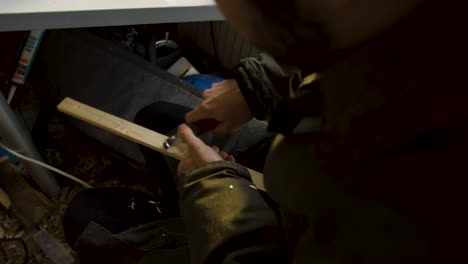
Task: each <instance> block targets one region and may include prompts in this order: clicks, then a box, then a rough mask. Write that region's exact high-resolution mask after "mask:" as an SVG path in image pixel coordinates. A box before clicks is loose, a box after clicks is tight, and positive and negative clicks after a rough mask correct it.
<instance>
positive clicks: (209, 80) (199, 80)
mask: <svg viewBox="0 0 468 264" xmlns="http://www.w3.org/2000/svg"><path fill="white" fill-rule="evenodd" d="M183 79H184V81H186V82H188V83H190V84H191V85H193V86H195V87H197V88H198V89H200V90H202V91H204V90H207V89H209V88H210V87H211V85H212V84H213V83H218V82H222V81H224V79H223V78H221V77H218V76H215V75H211V74H196V75H191V76H187V77H185V78H183Z"/></svg>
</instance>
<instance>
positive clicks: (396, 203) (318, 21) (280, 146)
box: [71, 0, 468, 264]
mask: <svg viewBox="0 0 468 264" xmlns="http://www.w3.org/2000/svg"><path fill="white" fill-rule="evenodd" d="M217 3H218V5H219V7H220V9H221V10H222V11H223V12H224V14H225V16H226V17H227V18H228V19H229V20H230V21H231V23H232V25H233V26H234V27H235V28H236V29H237V30H239V31H240V32H242V33H244V34H245V35H246V36H247V37H248V38H250V39H251V40H252V41H254V42H255V43H256V44H257V45H258V46H259V47H260V48H262V49H264V50H266V51H268V52H269V53H270V54H271V55H272V56H269V55H261V56H260V57H259V58H251V59H246V60H243V61H242V62H241V64H240V65H239V67H238V68H237V69H236V73H237V74H236V75H237V77H236V79H235V80H228V81H225V82H222V83H219V84H216V85H214V86H213V87H212V88H211V89H209V90H208V91H206V92H204V94H203V102H202V103H201V105H200V106H199V107H197V108H196V109H194V110H193V111H192V110H190V109H186V108H183V107H180V106H179V107H177V106H174V105H168V104H167V103H161V102H159V103H157V104H155V105H152V106H149V107H147V108H145V109H144V110H142V111H141V112H140V113H139V114H138V115H137V117H136V121H137V123H140V124H142V125H145V126H147V127H149V128H151V129H154V130H157V131H158V132H164V133H167V132H169V130H171V129H173V128H175V127H176V126H177V125H178V124H180V123H182V122H183V121H184V120H183V115H185V113H187V114H186V115H185V119H186V120H185V121H186V122H188V123H194V122H196V121H198V120H204V119H216V120H217V121H218V122H219V123H220V124H219V126H218V127H216V128H215V129H214V130H213V131H214V132H215V133H218V134H229V133H233V132H235V131H236V130H237V129H238V128H240V127H241V126H242V125H243V124H245V123H246V122H247V121H248V120H250V119H251V118H252V117H256V118H259V119H266V120H268V121H269V128H270V130H271V131H273V132H276V133H278V136H277V137H276V138H275V140H274V142H273V144H272V147H271V149H270V151H269V154H268V157H267V159H266V162H265V166H264V170H263V172H264V175H265V185H266V189H267V194H265V193H264V192H261V191H259V190H257V189H256V187H255V186H253V184H252V182H251V181H250V175H249V174H248V172H247V171H246V170H245V169H244V168H243V167H242V166H240V165H238V164H237V163H235V162H233V160H234V157H232V156H230V155H228V153H223V152H220V151H219V148H217V147H212V146H208V145H206V144H205V143H204V142H203V141H202V140H200V139H199V138H197V137H196V136H195V135H194V134H193V132H192V131H191V130H190V129H189V127H188V126H186V125H181V126H179V128H178V133H179V136H180V137H181V138H182V139H183V140H184V141H185V143H186V144H187V145H188V147H189V149H190V152H191V155H190V157H188V158H187V159H185V160H183V161H181V162H180V164H179V165H178V173H177V175H176V177H174V178H175V182H176V185H177V187H174V189H175V188H177V189H178V194H175V195H172V196H171V197H174V199H176V198H175V197H177V196H179V195H180V212H181V215H182V218H183V221H184V223H185V229H186V235H187V239H188V245H189V250H188V255H189V256H190V259H191V262H192V263H285V262H293V263H327V264H328V263H466V262H467V256H466V254H464V251H465V245H466V237H467V235H468V232H467V230H466V229H467V228H466V223H467V222H468V219H467V216H466V213H465V211H466V207H467V206H466V200H467V199H466V198H467V197H466V191H465V188H466V187H465V186H466V180H465V178H466V175H467V169H466V166H464V165H465V163H466V162H465V159H466V158H465V156H466V154H465V152H466V149H468V140H467V137H468V115H467V114H466V109H465V105H466V98H468V97H467V95H468V89H467V88H468V83H467V79H466V78H465V76H464V75H465V68H466V67H463V66H464V65H465V64H466V61H467V59H468V54H467V49H466V47H467V46H468V45H467V44H468V41H467V34H466V30H465V28H464V26H465V23H463V22H464V15H465V14H464V10H465V9H464V8H462V7H463V6H462V4H463V3H462V1H458V2H457V1H444V2H442V1H437V0H426V1H423V0H309V1H307V0H296V1H285V0H283V1H281V0H276V1H266V0H236V1H234V0H218V1H217ZM273 58H274V59H273ZM277 61H278V62H277ZM280 64H281V65H282V66H280ZM168 115H175V116H177V117H176V118H170V116H169V117H167V116H168ZM164 116H166V117H164ZM162 119H165V120H162ZM171 120H172V121H171ZM153 125H154V126H153ZM160 126H163V127H160ZM144 151H147V150H145V149H144ZM145 154H146V156H147V157H148V158H150V159H148V160H147V162H148V163H149V164H157V163H158V161H157V158H156V159H155V160H153V159H151V157H152V155H151V153H145ZM152 161H154V162H153V163H152ZM158 167H160V166H155V168H158ZM163 183H166V186H165V188H166V189H167V190H169V192H171V191H170V190H171V184H173V183H171V182H170V181H165V182H163ZM166 193H167V192H166ZM169 196H170V195H169ZM177 199H178V198H177ZM83 204H84V203H83ZM85 204H90V203H85ZM125 206H126V205H125ZM163 210H164V208H163ZM163 213H164V212H163ZM71 215H75V214H71ZM72 219H75V218H72ZM177 226H178V225H177V224H176V223H174V222H172V221H166V222H155V223H152V224H150V225H144V226H143V227H137V228H134V230H131V231H132V232H130V231H125V232H123V233H120V234H118V235H117V236H116V237H114V239H113V240H110V239H105V241H104V240H103V239H101V240H102V241H104V242H107V241H112V243H113V244H112V245H113V248H119V250H117V251H115V250H111V247H108V246H107V245H108V244H109V243H107V244H106V247H105V248H106V249H108V252H109V253H111V254H115V253H119V252H120V254H123V253H122V252H124V251H123V250H122V248H124V247H128V246H129V245H132V249H138V250H141V249H146V250H153V249H155V250H154V252H152V253H150V254H148V255H147V256H145V259H144V260H146V261H147V262H145V263H159V262H162V263H165V262H170V263H185V259H184V257H183V256H182V257H181V258H179V261H176V260H173V259H172V257H171V258H170V259H171V260H170V261H169V260H168V259H169V256H180V254H179V253H177V252H185V253H187V251H186V250H185V248H184V247H183V245H184V241H185V240H184V239H183V238H181V237H183V236H181V235H180V234H178V233H177V230H179V229H178V228H177ZM88 229H89V228H88ZM135 229H136V230H135ZM119 230H120V229H119ZM148 230H152V231H148ZM155 230H156V231H155ZM174 230H175V231H174ZM88 231H89V230H88ZM92 231H93V233H92V234H93V235H94V234H95V232H98V231H99V232H101V233H102V232H103V228H101V227H99V226H94V229H93V230H92ZM135 232H137V234H138V236H137V235H135ZM88 233H90V232H88ZM159 235H161V236H159ZM81 237H83V236H81ZM94 237H95V236H93V238H94ZM137 237H139V238H144V241H141V239H139V240H137V239H136V238H137ZM147 241H151V242H152V243H149V244H150V246H148V243H146V244H144V243H142V242H147ZM84 242H86V243H83V242H81V244H80V242H79V243H78V244H79V245H84V246H87V247H89V248H91V249H93V248H96V247H97V246H96V245H98V241H96V239H94V240H93V239H91V240H86V241H84ZM116 245H118V247H117V246H116ZM143 245H146V246H143ZM174 248H177V249H178V250H180V251H175V250H174ZM101 251H102V247H99V250H96V251H92V250H91V251H88V253H89V254H88V256H89V257H90V259H92V260H95V259H96V252H101ZM141 254H142V253H141V252H140V251H138V254H137V255H139V256H141ZM115 255H116V256H117V258H118V259H121V257H120V255H119V254H115ZM125 255H128V254H125ZM127 257H128V256H127ZM155 259H158V260H159V262H158V261H155ZM164 259H166V261H165V262H164ZM144 260H142V261H144Z"/></svg>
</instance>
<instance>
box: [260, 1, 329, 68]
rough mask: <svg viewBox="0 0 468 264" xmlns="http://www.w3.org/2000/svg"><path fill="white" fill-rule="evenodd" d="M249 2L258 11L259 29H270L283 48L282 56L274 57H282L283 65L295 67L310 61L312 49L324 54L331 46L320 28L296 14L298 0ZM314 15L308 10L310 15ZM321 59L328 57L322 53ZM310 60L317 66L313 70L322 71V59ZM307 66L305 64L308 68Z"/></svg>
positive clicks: (316, 57)
mask: <svg viewBox="0 0 468 264" xmlns="http://www.w3.org/2000/svg"><path fill="white" fill-rule="evenodd" d="M251 3H252V4H253V5H254V6H255V8H257V11H258V12H257V13H259V16H260V18H259V24H260V26H263V27H264V28H262V30H269V31H270V32H269V33H270V34H271V35H274V36H275V39H277V40H278V41H279V42H281V44H282V45H283V46H284V49H283V50H284V54H276V55H277V56H279V57H282V61H283V62H285V63H293V64H296V65H297V64H298V62H306V61H307V60H308V59H309V60H310V59H312V58H307V55H308V54H310V53H311V52H310V51H311V50H314V49H320V50H324V51H326V50H328V48H329V47H330V41H329V38H328V36H327V35H326V34H325V33H324V31H323V28H322V25H320V24H319V23H317V22H314V21H313V20H312V19H311V20H307V21H306V20H305V19H302V17H303V16H301V15H299V12H298V10H299V8H301V7H300V6H298V4H297V1H295V0H293V1H287V0H251ZM307 11H308V10H307ZM313 12H314V11H313V10H310V13H311V16H313V14H312V13H313ZM265 25H268V26H265ZM321 55H322V54H321ZM323 56H324V58H325V57H326V56H328V54H326V52H324V53H323ZM313 59H314V60H315V62H314V63H313V64H316V65H314V67H313V68H317V70H318V69H319V68H322V66H323V64H324V62H323V61H322V59H321V58H320V57H318V56H317V55H314V58H313ZM310 63H311V62H310V61H309V62H308V63H307V62H306V64H307V65H310ZM314 70H316V69H314Z"/></svg>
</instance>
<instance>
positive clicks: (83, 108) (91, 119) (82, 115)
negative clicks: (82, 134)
mask: <svg viewBox="0 0 468 264" xmlns="http://www.w3.org/2000/svg"><path fill="white" fill-rule="evenodd" d="M57 108H58V110H59V111H60V112H62V113H65V114H67V115H70V116H72V117H75V118H77V119H80V120H82V121H84V122H86V123H89V124H92V125H94V126H97V127H99V128H102V129H104V130H106V131H108V132H111V133H114V134H116V135H118V136H121V137H123V138H126V139H128V140H131V141H133V142H135V143H138V144H141V145H143V146H146V147H148V148H150V149H153V150H156V151H158V152H160V153H162V154H164V155H167V156H170V157H172V158H175V159H177V160H181V159H184V158H185V157H187V155H190V153H189V151H188V148H187V146H186V145H185V144H184V143H182V142H178V143H177V144H175V145H174V146H172V147H170V148H169V149H167V150H166V149H165V148H164V147H163V143H164V142H165V141H166V140H167V138H168V137H167V136H165V135H162V134H159V133H157V132H154V131H152V130H149V129H147V128H144V127H142V126H139V125H137V124H135V123H132V122H129V121H127V120H125V119H122V118H120V117H117V116H114V115H111V114H109V113H106V112H104V111H101V110H99V109H96V108H94V107H91V106H89V105H86V104H83V103H81V102H78V101H76V100H73V99H71V98H65V99H64V100H63V101H62V102H61V103H60V104H59V105H58V106H57ZM247 170H248V171H249V173H250V175H251V177H252V180H253V182H254V184H255V186H256V187H257V188H259V189H262V190H265V186H264V182H263V174H261V173H260V172H257V171H254V170H251V169H249V168H247Z"/></svg>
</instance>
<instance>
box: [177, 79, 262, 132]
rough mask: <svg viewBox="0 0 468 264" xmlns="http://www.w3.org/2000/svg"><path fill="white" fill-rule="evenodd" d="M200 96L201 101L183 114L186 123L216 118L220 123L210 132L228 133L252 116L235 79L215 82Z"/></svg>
mask: <svg viewBox="0 0 468 264" xmlns="http://www.w3.org/2000/svg"><path fill="white" fill-rule="evenodd" d="M202 96H203V102H202V103H201V104H200V105H199V106H198V107H197V108H195V109H194V110H193V111H191V112H189V113H188V114H187V115H186V116H185V120H186V121H187V122H188V123H195V122H197V121H199V120H203V119H216V120H217V121H218V122H219V123H220V124H219V125H218V126H217V127H216V128H215V129H214V130H213V131H212V132H213V133H215V134H229V133H232V132H234V131H235V130H237V129H239V128H240V127H241V126H243V125H244V124H245V123H247V122H248V121H250V119H252V117H253V116H252V112H251V111H250V108H249V106H248V105H247V102H246V101H245V99H244V96H243V95H242V92H241V91H240V88H239V86H238V85H237V82H236V80H226V81H222V82H220V83H215V84H213V85H212V86H211V88H210V89H208V90H205V91H204V92H203V94H202Z"/></svg>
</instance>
